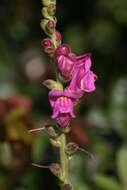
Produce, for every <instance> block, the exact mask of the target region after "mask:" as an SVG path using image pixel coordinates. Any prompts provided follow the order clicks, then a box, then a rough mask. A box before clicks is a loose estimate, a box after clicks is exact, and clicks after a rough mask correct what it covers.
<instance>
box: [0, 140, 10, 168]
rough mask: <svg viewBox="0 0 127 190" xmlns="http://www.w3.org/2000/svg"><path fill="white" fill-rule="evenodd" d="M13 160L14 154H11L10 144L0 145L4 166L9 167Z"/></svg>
mask: <svg viewBox="0 0 127 190" xmlns="http://www.w3.org/2000/svg"><path fill="white" fill-rule="evenodd" d="M11 159H12V152H11V147H10V144H8V143H6V142H5V143H2V144H1V145H0V162H1V163H2V164H3V165H4V166H8V165H9V164H10V162H11Z"/></svg>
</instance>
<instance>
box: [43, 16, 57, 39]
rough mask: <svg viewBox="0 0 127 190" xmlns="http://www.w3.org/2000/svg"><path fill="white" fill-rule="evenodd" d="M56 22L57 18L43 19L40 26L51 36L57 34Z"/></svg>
mask: <svg viewBox="0 0 127 190" xmlns="http://www.w3.org/2000/svg"><path fill="white" fill-rule="evenodd" d="M56 22H57V21H56V19H55V17H54V18H53V20H49V19H42V20H41V23H40V26H41V28H42V29H43V30H44V31H45V33H46V34H47V35H49V36H50V35H51V34H53V33H55V28H56Z"/></svg>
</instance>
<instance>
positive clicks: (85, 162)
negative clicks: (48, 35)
mask: <svg viewBox="0 0 127 190" xmlns="http://www.w3.org/2000/svg"><path fill="white" fill-rule="evenodd" d="M41 7H42V5H41V1H39V0H38V1H35V0H10V1H8V0H1V1H0V26H1V29H0V189H1V190H11V189H12V190H40V189H46V190H48V189H53V190H56V189H58V187H57V181H56V178H55V177H54V176H53V175H52V174H51V173H50V172H49V171H48V170H45V169H44V170H43V169H38V168H34V167H32V166H31V162H32V161H34V162H40V163H43V164H48V163H51V162H56V157H57V154H58V152H57V150H55V151H54V150H53V148H52V146H51V145H50V143H49V141H48V138H47V136H46V135H45V134H43V133H39V134H36V135H31V134H28V132H27V131H28V129H30V128H32V127H39V126H42V125H43V124H44V123H47V122H50V114H51V110H50V108H49V103H48V98H47V93H48V92H47V89H46V88H45V87H43V85H42V81H43V80H44V79H47V77H51V75H52V74H53V68H52V66H51V65H50V62H49V59H48V58H47V57H46V55H44V53H43V51H42V47H41V45H40V41H41V40H42V39H43V38H44V37H45V36H44V34H43V32H42V31H41V29H40V27H39V23H40V19H41ZM57 17H58V25H57V27H58V29H59V30H60V32H61V33H62V34H63V40H64V42H66V43H69V44H70V45H71V47H72V50H73V51H74V52H76V53H77V54H82V53H83V52H92V54H93V63H94V64H93V70H94V71H95V72H96V73H97V75H98V81H97V90H96V92H95V93H92V94H86V95H85V96H84V98H83V99H82V101H81V103H80V105H79V107H78V108H77V113H78V117H77V119H75V120H74V121H72V123H71V126H72V131H71V133H70V135H69V136H68V139H69V140H73V141H76V142H78V143H79V144H80V146H81V147H84V148H85V149H87V150H89V151H90V152H92V153H93V154H94V156H95V159H94V160H91V159H90V158H89V157H87V156H86V155H84V154H83V153H78V154H77V155H75V156H74V157H73V158H72V160H71V166H70V172H71V181H72V183H73V184H74V187H75V189H74V190H93V189H95V190H120V189H122V190H126V189H127V180H126V179H127V164H126V163H127V98H126V97H127V64H126V54H127V36H126V33H127V0H122V1H120V0H112V1H110V0H95V1H93V0H79V1H73V0H69V1H66V0H65V1H63V0H58V9H57Z"/></svg>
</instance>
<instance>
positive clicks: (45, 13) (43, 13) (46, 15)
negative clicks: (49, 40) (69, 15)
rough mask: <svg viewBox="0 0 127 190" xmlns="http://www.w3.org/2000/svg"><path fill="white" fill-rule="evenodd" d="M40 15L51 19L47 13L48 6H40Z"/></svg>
mask: <svg viewBox="0 0 127 190" xmlns="http://www.w3.org/2000/svg"><path fill="white" fill-rule="evenodd" d="M42 15H43V17H44V18H46V19H49V20H50V19H52V17H51V15H49V12H48V7H43V8H42Z"/></svg>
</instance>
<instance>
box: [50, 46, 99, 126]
mask: <svg viewBox="0 0 127 190" xmlns="http://www.w3.org/2000/svg"><path fill="white" fill-rule="evenodd" d="M55 58H56V64H57V68H58V70H59V72H60V74H61V76H62V77H63V79H65V80H67V81H68V85H67V87H66V88H65V89H64V90H59V89H52V90H50V92H49V101H50V104H51V107H52V110H53V114H52V118H54V119H56V120H57V122H58V123H59V124H60V126H62V127H64V126H66V125H67V124H68V123H69V121H70V119H71V118H73V117H75V114H74V105H75V103H76V102H77V101H78V100H79V98H81V97H82V96H83V94H84V92H92V91H94V90H95V89H96V87H95V81H96V79H97V75H95V74H94V73H93V71H91V65H92V62H91V54H84V55H82V56H77V55H76V54H74V53H72V52H71V50H70V47H69V46H68V45H67V44H62V45H59V46H58V47H57V48H56V49H55Z"/></svg>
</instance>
